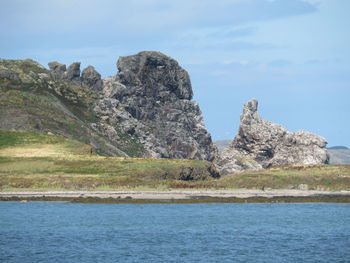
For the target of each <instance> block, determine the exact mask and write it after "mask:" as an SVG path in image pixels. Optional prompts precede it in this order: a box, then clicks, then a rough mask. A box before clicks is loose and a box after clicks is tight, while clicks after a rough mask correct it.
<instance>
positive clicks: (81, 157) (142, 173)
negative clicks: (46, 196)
mask: <svg viewBox="0 0 350 263" xmlns="http://www.w3.org/2000/svg"><path fill="white" fill-rule="evenodd" d="M210 167H211V164H210V163H208V162H206V161H195V160H174V159H141V158H125V157H105V156H98V155H96V154H95V153H93V151H92V148H91V147H90V146H88V145H85V144H82V143H80V142H78V141H74V140H70V139H66V138H63V137H60V136H55V135H43V134H38V133H32V132H19V131H6V130H0V189H1V190H10V189H17V190H18V189H19V190H21V189H22V190H28V189H32V190H33V189H37V190H48V189H130V188H132V189H134V188H141V189H149V188H152V189H158V188H163V187H168V186H169V185H172V184H174V183H177V182H178V181H183V180H204V179H208V178H210V176H211V174H210Z"/></svg>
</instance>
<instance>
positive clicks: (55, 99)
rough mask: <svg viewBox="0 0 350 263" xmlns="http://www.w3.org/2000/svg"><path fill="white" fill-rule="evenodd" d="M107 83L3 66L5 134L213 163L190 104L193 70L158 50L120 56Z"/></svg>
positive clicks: (75, 70)
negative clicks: (40, 135)
mask: <svg viewBox="0 0 350 263" xmlns="http://www.w3.org/2000/svg"><path fill="white" fill-rule="evenodd" d="M117 67H118V70H119V72H118V73H117V74H116V76H113V77H108V78H106V79H102V78H101V75H100V74H99V73H98V72H97V71H96V70H95V69H94V68H93V67H92V66H88V67H87V68H85V69H83V71H82V72H81V70H80V62H75V63H73V64H72V65H70V66H69V67H66V65H64V64H61V63H59V62H50V63H49V70H47V69H45V68H44V67H42V66H41V65H39V64H38V63H36V62H35V61H32V60H1V61H0V84H1V86H0V87H1V95H2V96H1V99H0V109H1V116H0V120H1V122H0V129H14V130H30V131H39V132H41V133H48V132H50V133H54V134H57V135H62V136H65V137H69V138H73V139H76V140H79V141H82V142H84V143H88V144H90V145H92V146H93V148H94V149H95V151H97V152H99V153H101V154H106V155H116V156H132V157H152V158H183V159H199V160H212V159H213V157H214V155H215V153H216V147H215V146H214V145H213V144H212V141H211V137H210V135H209V133H208V132H207V130H206V129H205V127H204V123H203V118H202V115H201V111H200V108H199V106H198V104H197V103H196V102H194V101H192V96H193V92H192V87H191V82H190V78H189V76H188V73H187V72H186V71H185V70H184V69H183V68H181V67H180V66H179V64H178V63H177V62H176V61H175V60H174V59H172V58H170V57H168V56H166V55H164V54H162V53H159V52H141V53H139V54H136V55H133V56H127V57H121V58H120V59H119V60H118V62H117Z"/></svg>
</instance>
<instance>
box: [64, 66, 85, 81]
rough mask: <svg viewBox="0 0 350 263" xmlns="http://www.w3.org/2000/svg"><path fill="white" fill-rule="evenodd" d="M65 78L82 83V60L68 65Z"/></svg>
mask: <svg viewBox="0 0 350 263" xmlns="http://www.w3.org/2000/svg"><path fill="white" fill-rule="evenodd" d="M64 79H66V80H67V81H70V82H73V83H75V84H77V85H80V84H81V79H80V62H74V63H72V64H71V65H70V66H69V67H68V69H67V71H66V72H65V75H64Z"/></svg>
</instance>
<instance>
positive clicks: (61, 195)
mask: <svg viewBox="0 0 350 263" xmlns="http://www.w3.org/2000/svg"><path fill="white" fill-rule="evenodd" d="M0 201H22V202H27V201H65V202H74V203H125V204H132V203H279V202H281V203H284V202H297V203H299V202H341V203H350V191H318V190H288V189H280V190H265V191H263V190H245V189H240V190H191V191H188V190H169V191H24V192H14V191H4V192H0Z"/></svg>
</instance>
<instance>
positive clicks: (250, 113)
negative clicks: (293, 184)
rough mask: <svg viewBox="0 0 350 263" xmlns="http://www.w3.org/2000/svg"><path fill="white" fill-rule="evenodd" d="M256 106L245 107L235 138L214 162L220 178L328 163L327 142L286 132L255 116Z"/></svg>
mask: <svg viewBox="0 0 350 263" xmlns="http://www.w3.org/2000/svg"><path fill="white" fill-rule="evenodd" d="M257 110H258V102H257V100H255V99H253V100H251V101H249V102H248V103H246V104H245V105H244V108H243V114H242V115H241V122H240V127H239V132H238V135H237V136H236V137H235V138H234V140H233V141H232V143H231V144H230V146H228V147H227V148H225V149H224V150H223V152H222V154H221V156H220V157H219V158H218V159H217V160H216V166H217V168H218V170H219V171H221V174H229V173H234V172H237V171H241V170H247V169H252V170H254V169H261V168H267V167H271V166H281V165H293V164H321V163H328V161H329V157H328V155H327V151H326V148H325V147H326V145H327V142H326V140H325V139H324V138H322V137H320V136H318V135H314V134H311V133H309V132H305V131H299V132H296V133H293V132H289V131H287V130H286V129H285V128H283V127H282V126H280V125H277V124H275V123H272V122H269V121H265V120H263V119H262V118H261V117H260V116H259V114H258V111H257Z"/></svg>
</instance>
